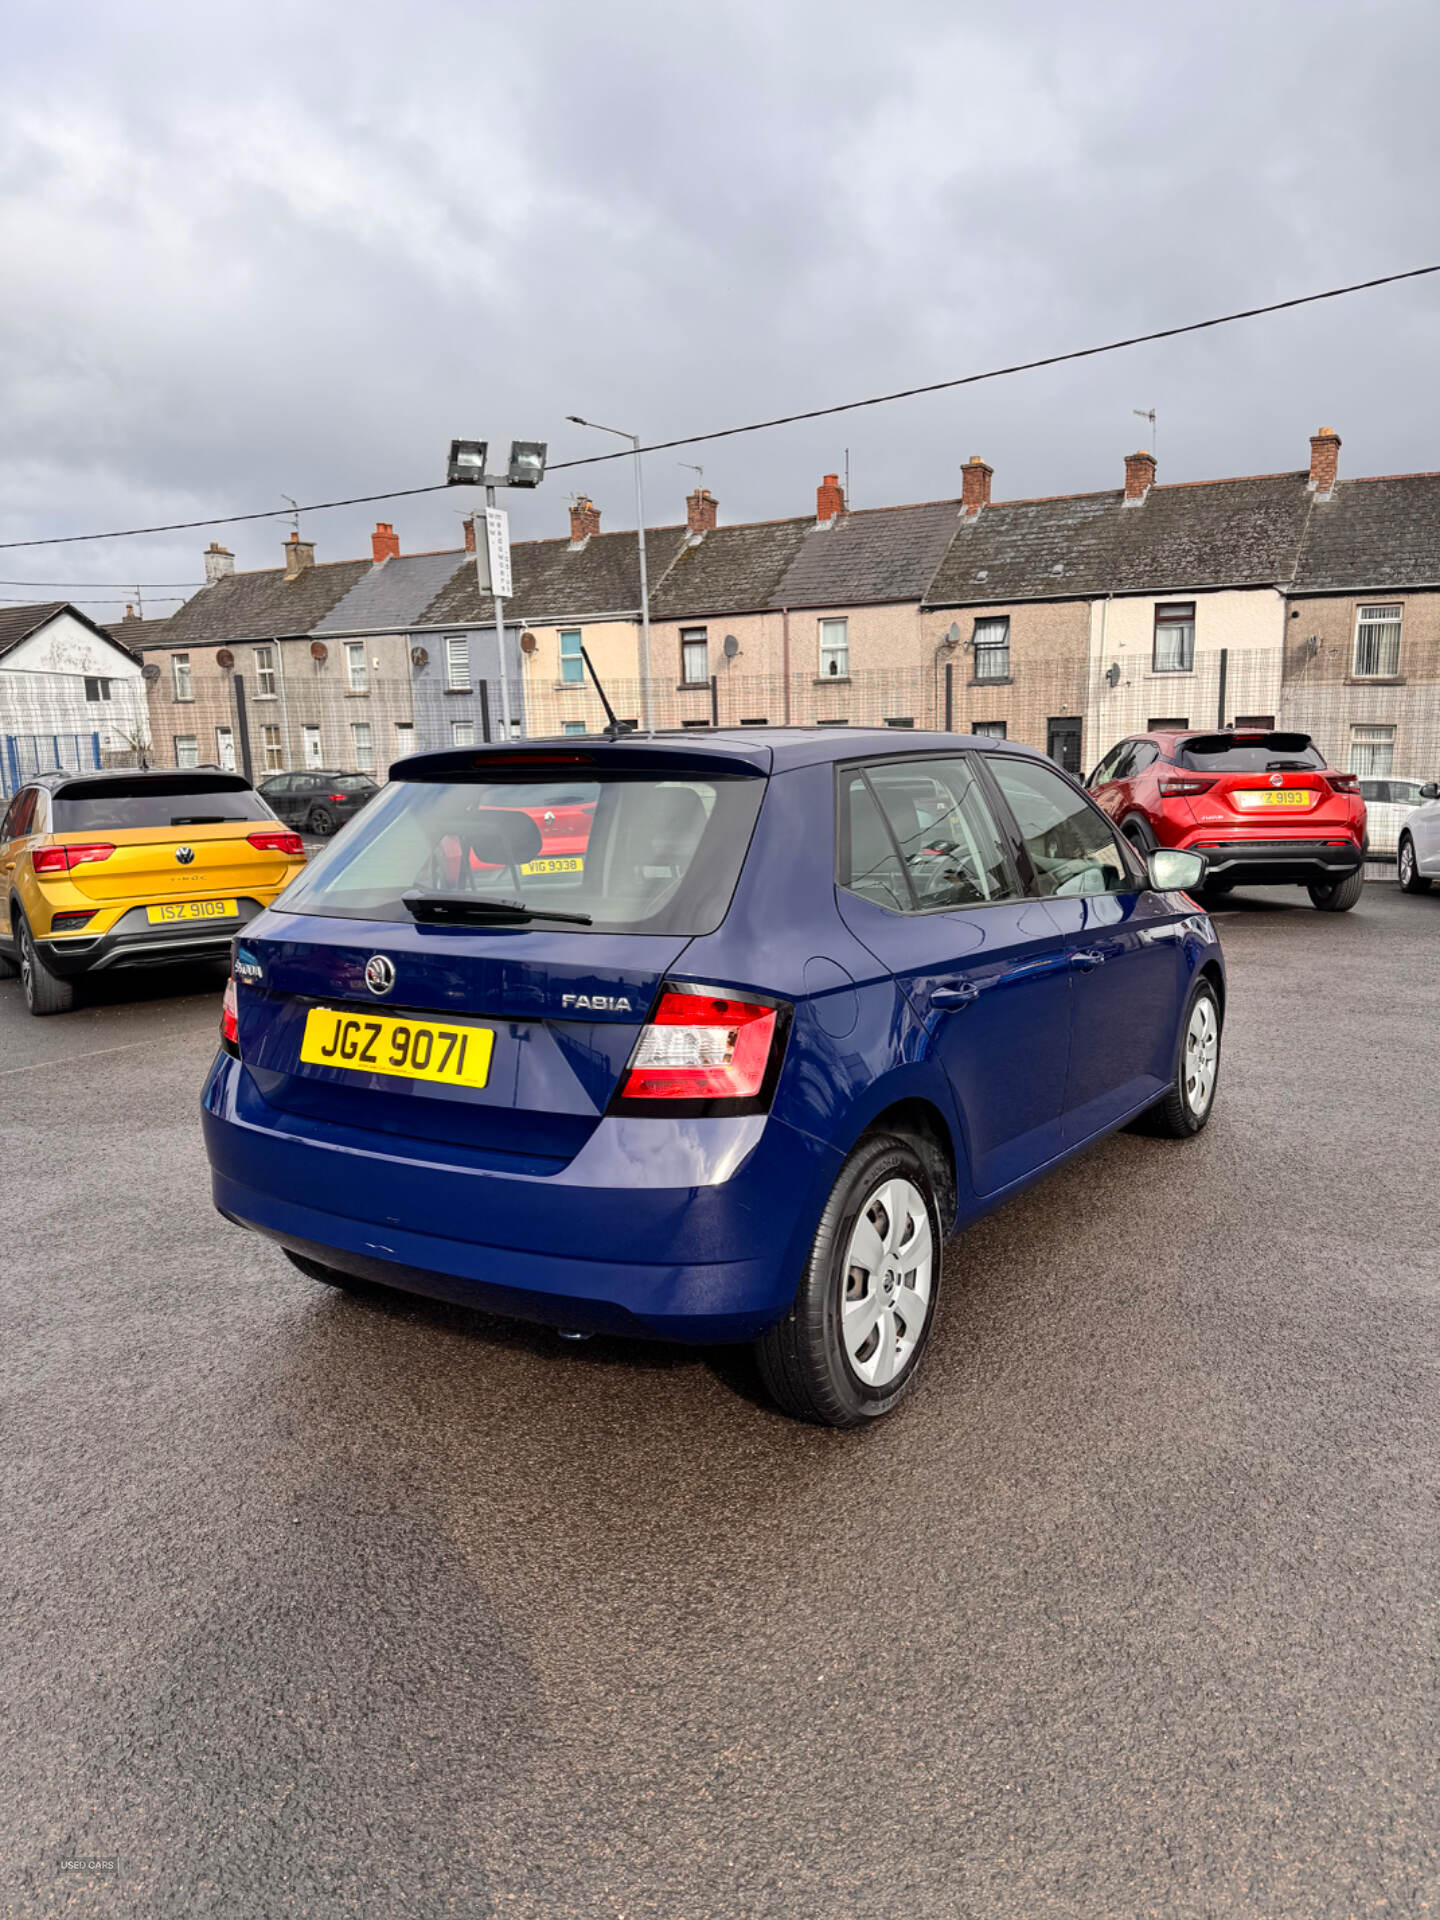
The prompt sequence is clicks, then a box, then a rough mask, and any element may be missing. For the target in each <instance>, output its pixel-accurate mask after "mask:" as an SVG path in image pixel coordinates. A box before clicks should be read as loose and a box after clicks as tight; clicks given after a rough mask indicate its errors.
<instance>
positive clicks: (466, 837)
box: [285, 773, 765, 934]
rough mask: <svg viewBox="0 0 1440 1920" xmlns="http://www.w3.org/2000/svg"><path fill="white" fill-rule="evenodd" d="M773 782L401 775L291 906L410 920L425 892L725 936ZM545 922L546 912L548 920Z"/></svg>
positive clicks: (309, 875) (315, 868)
mask: <svg viewBox="0 0 1440 1920" xmlns="http://www.w3.org/2000/svg"><path fill="white" fill-rule="evenodd" d="M764 788H765V781H764V780H763V779H761V778H757V777H752V776H746V775H730V774H723V773H716V774H713V775H709V774H707V775H703V776H702V775H698V774H697V775H694V776H690V775H684V776H680V777H675V778H666V779H655V778H649V777H647V776H644V775H641V774H619V773H616V774H606V773H597V774H595V775H594V776H593V777H590V778H579V779H577V778H576V777H575V776H573V775H567V776H565V777H564V778H563V779H553V780H538V781H523V782H522V781H516V780H504V779H498V778H493V777H492V778H490V779H483V778H475V779H466V780H463V781H459V780H457V781H449V780H447V781H443V782H442V781H392V782H391V784H390V785H389V786H387V787H385V788H383V789H381V790H380V791H379V792H378V793H377V794H376V797H375V798H374V799H373V800H372V801H370V802H369V804H368V805H367V806H366V807H365V808H364V810H363V812H360V813H358V814H357V815H356V816H355V819H354V821H353V822H352V823H351V825H350V827H349V828H348V829H347V832H346V834H345V837H344V839H343V840H337V841H336V842H334V843H333V844H332V846H331V847H329V848H328V849H327V850H326V852H325V853H323V854H322V855H321V856H320V857H319V858H318V859H317V860H315V861H314V862H312V864H311V865H310V867H309V868H307V870H306V872H305V873H304V874H303V875H302V876H301V878H300V880H299V881H298V882H295V883H292V885H291V887H290V889H289V890H288V891H287V893H286V895H285V907H286V910H287V912H292V913H313V914H323V915H338V916H340V917H351V918H359V919H373V920H399V921H408V920H410V919H412V918H414V917H415V916H414V915H413V914H412V911H411V908H410V907H409V906H407V905H406V900H407V897H408V898H409V899H410V900H411V901H412V902H413V901H417V900H418V901H420V902H421V903H422V905H423V904H425V902H424V896H433V897H438V898H440V899H441V900H446V899H448V900H453V901H459V902H463V903H470V904H471V906H472V910H473V911H475V912H477V913H483V911H484V908H485V905H486V904H487V903H489V904H490V905H492V906H494V905H498V906H499V907H500V908H501V909H502V910H503V909H505V908H507V907H519V908H522V909H529V910H531V911H533V912H535V913H536V914H537V915H543V914H545V913H556V914H561V915H574V916H576V921H577V923H578V924H576V925H575V931H577V932H583V931H584V930H585V927H586V926H590V927H593V928H594V929H595V930H596V931H597V932H610V933H615V932H634V933H685V934H698V933H711V932H713V931H714V929H715V928H716V927H718V926H719V924H720V922H721V921H722V920H723V919H724V917H725V913H726V911H727V909H728V907H729V904H730V898H731V895H732V894H733V893H734V890H735V883H736V881H737V880H738V878H739V875H740V868H741V865H742V863H743V861H744V859H745V854H746V850H747V848H748V846H749V843H750V835H751V831H752V829H753V828H754V825H755V820H756V817H757V815H758V813H759V810H760V801H761V797H762V795H763V792H764ZM540 924H543V921H541V922H540Z"/></svg>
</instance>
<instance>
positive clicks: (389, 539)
mask: <svg viewBox="0 0 1440 1920" xmlns="http://www.w3.org/2000/svg"><path fill="white" fill-rule="evenodd" d="M370 552H371V554H372V555H373V556H374V560H375V564H376V566H377V567H378V566H379V564H380V562H381V561H382V560H398V559H399V558H400V536H399V535H398V534H397V533H396V531H395V529H394V527H393V526H392V525H391V524H390V522H389V521H388V520H377V521H376V522H375V531H374V533H372V534H371V536H370Z"/></svg>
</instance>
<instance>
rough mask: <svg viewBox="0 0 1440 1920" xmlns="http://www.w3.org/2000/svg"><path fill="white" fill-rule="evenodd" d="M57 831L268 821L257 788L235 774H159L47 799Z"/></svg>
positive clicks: (63, 790)
mask: <svg viewBox="0 0 1440 1920" xmlns="http://www.w3.org/2000/svg"><path fill="white" fill-rule="evenodd" d="M50 804H51V808H52V812H53V816H54V830H55V832H56V833H82V832H86V833H88V832H89V831H90V830H91V829H93V828H101V829H105V828H110V827H198V826H204V825H206V824H208V823H209V822H211V821H221V820H272V819H273V818H274V815H273V814H272V813H271V811H270V809H269V808H268V807H267V806H266V804H265V802H264V801H263V800H262V799H261V798H260V796H259V794H258V793H256V792H255V790H254V789H253V788H252V787H250V786H249V785H247V784H246V782H245V781H244V780H242V779H240V778H239V777H238V776H236V775H233V774H231V775H226V774H223V773H222V774H210V775H206V774H193V773H191V774H185V773H176V774H161V775H159V776H158V777H157V776H154V775H151V776H149V777H148V778H144V779H134V778H130V779H127V778H125V777H124V776H123V775H117V776H116V777H115V779H113V780H86V781H85V782H83V784H82V783H77V784H76V785H75V786H73V787H60V788H58V789H57V791H56V792H55V794H54V795H53V797H52V799H51V803H50Z"/></svg>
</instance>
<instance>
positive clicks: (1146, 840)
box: [1120, 813, 1156, 854]
mask: <svg viewBox="0 0 1440 1920" xmlns="http://www.w3.org/2000/svg"><path fill="white" fill-rule="evenodd" d="M1120 831H1121V832H1122V833H1123V834H1124V835H1125V838H1126V839H1127V840H1128V841H1129V842H1130V844H1131V846H1132V847H1134V848H1135V849H1136V851H1137V852H1138V853H1141V854H1146V853H1153V852H1154V851H1155V845H1156V841H1155V835H1154V834H1153V833H1152V832H1151V831H1150V823H1149V821H1148V820H1144V819H1142V818H1141V816H1140V815H1139V814H1138V813H1132V814H1131V816H1130V818H1129V819H1128V820H1127V821H1126V822H1125V824H1124V826H1123V827H1122V828H1121V829H1120Z"/></svg>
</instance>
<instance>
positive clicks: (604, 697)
mask: <svg viewBox="0 0 1440 1920" xmlns="http://www.w3.org/2000/svg"><path fill="white" fill-rule="evenodd" d="M580 658H581V659H582V660H583V661H584V662H585V670H586V672H587V673H588V674H589V675H590V678H591V679H592V680H593V681H594V682H595V691H596V692H597V693H598V694H599V696H600V704H601V706H602V707H604V709H605V713H606V716H607V717H608V719H609V721H610V724H609V726H608V727H606V729H605V733H604V736H603V737H604V738H605V739H606V740H618V739H619V738H620V736H621V734H622V733H624V732H625V728H624V727H622V726H621V724H620V722H619V721H618V720H617V719H616V718H615V709H614V707H612V706H611V704H610V697H609V695H608V694H607V693H606V691H605V689H604V687H602V686H601V684H600V676H599V674H598V673H596V671H595V662H594V661H593V660H592V659H591V658H590V655H589V653H588V652H587V650H586V647H585V642H584V641H583V640H582V641H581V642H580Z"/></svg>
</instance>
